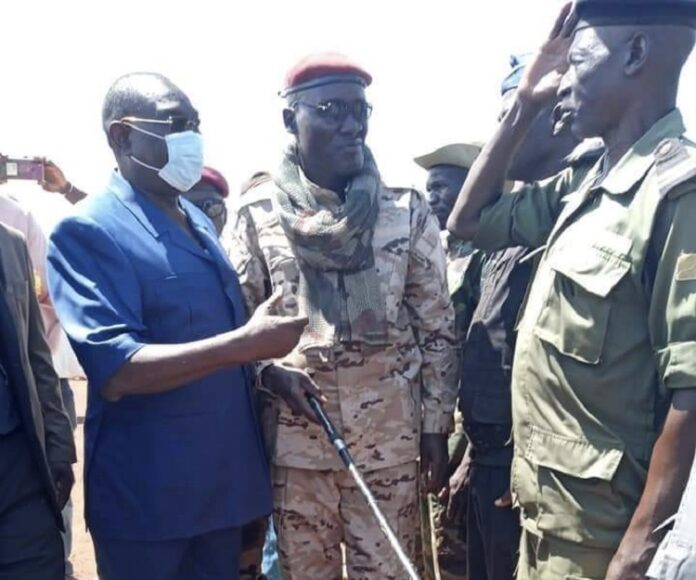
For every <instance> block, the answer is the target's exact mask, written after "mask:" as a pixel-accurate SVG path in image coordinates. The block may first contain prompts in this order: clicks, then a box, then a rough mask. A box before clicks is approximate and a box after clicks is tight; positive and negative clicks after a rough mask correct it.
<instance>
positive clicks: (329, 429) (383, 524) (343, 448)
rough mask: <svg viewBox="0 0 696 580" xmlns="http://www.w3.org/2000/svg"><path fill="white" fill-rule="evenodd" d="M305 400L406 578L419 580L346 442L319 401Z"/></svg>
mask: <svg viewBox="0 0 696 580" xmlns="http://www.w3.org/2000/svg"><path fill="white" fill-rule="evenodd" d="M307 399H308V400H309V404H310V406H311V407H312V409H313V411H314V412H315V413H316V415H317V418H318V419H319V422H320V423H321V426H322V427H323V428H324V431H326V434H327V435H328V437H329V439H330V440H331V444H332V445H333V446H334V447H335V448H336V451H337V452H338V455H339V457H340V458H341V461H343V464H344V465H345V466H346V469H347V470H348V472H349V473H350V475H351V476H352V477H353V481H355V483H356V485H357V486H358V489H359V490H360V492H361V493H362V495H363V497H364V498H365V501H367V505H368V506H369V507H370V510H371V511H372V514H373V515H374V516H375V518H376V520H377V523H378V524H379V527H380V529H381V530H382V532H383V533H384V535H385V536H386V538H387V541H388V542H389V545H390V546H391V547H392V550H394V552H395V553H396V556H397V558H399V562H401V565H402V566H403V567H404V570H405V571H406V573H407V574H408V577H409V578H410V580H420V576H418V572H416V568H415V566H414V565H413V563H412V562H411V560H409V558H408V556H407V555H406V552H404V549H403V548H402V547H401V544H399V539H398V538H397V537H396V534H395V533H394V531H393V530H392V529H391V526H390V525H389V522H388V521H387V518H386V517H384V514H383V513H382V510H380V509H379V506H378V505H377V500H376V499H375V496H374V495H372V492H371V491H370V488H369V487H367V483H365V480H364V479H363V476H362V475H360V472H359V471H358V468H357V467H356V466H355V461H353V458H352V457H351V455H350V451H348V446H347V445H346V442H345V441H344V440H343V437H341V434H340V433H339V432H338V431H337V430H336V427H334V425H333V423H332V422H331V419H329V417H328V415H327V414H326V411H324V407H322V406H321V403H320V402H319V399H317V398H316V397H313V396H312V395H309V394H308V395H307Z"/></svg>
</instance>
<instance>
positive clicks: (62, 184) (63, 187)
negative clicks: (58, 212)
mask: <svg viewBox="0 0 696 580" xmlns="http://www.w3.org/2000/svg"><path fill="white" fill-rule="evenodd" d="M42 161H43V164H44V180H43V181H42V182H41V183H40V185H41V187H42V188H43V189H44V190H46V191H48V192H50V193H60V194H62V195H63V196H65V199H67V200H68V201H69V202H70V203H71V204H73V205H74V204H76V203H77V202H78V201H80V200H82V199H84V198H85V197H87V194H86V193H84V192H82V191H80V190H79V189H77V188H76V187H75V186H74V185H72V184H71V183H70V182H69V181H68V180H67V179H66V178H65V175H64V174H63V171H62V170H61V169H60V167H58V166H57V165H56V164H55V163H53V161H50V160H48V159H42Z"/></svg>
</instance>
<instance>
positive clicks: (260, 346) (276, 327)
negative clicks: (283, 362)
mask: <svg viewBox="0 0 696 580" xmlns="http://www.w3.org/2000/svg"><path fill="white" fill-rule="evenodd" d="M282 299H283V291H282V288H280V287H278V289H277V290H276V291H275V292H274V293H273V295H272V296H271V297H270V298H269V299H268V300H266V301H265V302H264V303H263V304H261V306H259V307H258V308H257V309H256V311H255V312H254V315H253V316H252V317H251V318H250V319H249V322H247V324H246V327H245V328H246V331H247V333H248V335H249V337H250V339H251V340H252V341H253V348H254V351H255V357H254V358H255V359H256V360H265V359H272V358H281V357H284V356H285V355H287V354H288V353H289V352H290V351H291V350H292V349H293V348H295V346H296V345H297V343H298V342H299V341H300V337H301V336H302V333H303V332H304V329H305V326H307V321H308V320H307V317H306V316H279V315H278V314H277V310H278V306H279V305H280V302H281V301H282Z"/></svg>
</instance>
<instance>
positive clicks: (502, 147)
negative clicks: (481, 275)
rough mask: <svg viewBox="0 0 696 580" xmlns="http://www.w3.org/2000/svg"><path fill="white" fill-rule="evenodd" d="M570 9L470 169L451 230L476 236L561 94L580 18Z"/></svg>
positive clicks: (463, 235) (449, 225)
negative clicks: (532, 135) (535, 129)
mask: <svg viewBox="0 0 696 580" xmlns="http://www.w3.org/2000/svg"><path fill="white" fill-rule="evenodd" d="M571 7H572V5H571V4H570V3H569V4H566V5H565V6H564V7H563V10H562V11H561V13H560V14H559V16H558V19H557V20H556V23H555V25H554V27H553V30H552V31H551V34H550V35H549V38H548V39H547V40H546V42H545V43H544V44H543V45H542V47H541V48H540V50H539V52H538V53H537V55H536V57H535V59H534V60H533V61H532V62H531V63H530V65H529V66H528V67H527V69H526V72H525V75H524V77H523V78H522V80H521V82H520V86H519V88H518V89H517V93H516V95H515V100H514V102H513V103H512V106H511V107H510V109H509V110H508V112H507V114H506V115H505V118H504V119H503V120H502V121H501V123H500V125H499V126H498V129H497V131H496V133H495V135H494V136H493V138H492V139H491V140H489V141H488V143H487V144H486V146H485V147H484V149H483V151H482V152H481V155H479V157H478V158H477V159H476V161H475V162H474V165H473V166H472V168H471V171H469V175H468V178H467V180H466V183H465V184H464V187H462V191H461V192H460V194H459V197H458V198H457V202H456V203H455V206H454V210H453V211H452V214H451V215H450V218H449V220H448V221H447V228H448V229H449V230H450V231H451V232H452V233H453V234H454V235H455V236H457V237H459V238H462V239H465V240H471V239H473V238H474V237H475V236H476V234H477V233H478V228H479V220H480V217H481V211H482V210H483V209H484V208H485V207H488V206H489V205H491V204H493V203H494V202H495V201H496V200H497V199H498V198H499V197H500V195H501V192H502V191H503V188H504V185H505V178H506V176H507V174H508V172H509V169H510V166H511V164H512V162H513V159H514V157H515V154H516V153H517V150H518V148H519V147H520V145H521V144H522V143H523V142H524V140H525V138H526V136H527V134H528V132H529V130H530V128H531V127H532V125H533V124H534V122H535V121H536V119H537V117H538V116H539V114H541V113H542V111H543V110H544V108H545V107H547V106H548V105H549V104H550V103H552V102H553V101H554V100H555V99H556V98H557V97H556V95H557V93H558V90H559V87H560V84H561V80H562V78H563V75H564V74H565V72H566V71H567V70H568V61H567V56H568V49H569V48H570V45H571V42H572V31H573V29H574V27H575V23H576V22H577V18H576V17H575V15H574V14H573V13H572V12H571Z"/></svg>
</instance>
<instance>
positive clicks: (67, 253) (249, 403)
mask: <svg viewBox="0 0 696 580" xmlns="http://www.w3.org/2000/svg"><path fill="white" fill-rule="evenodd" d="M180 203H181V205H182V208H183V209H184V210H185V212H186V214H187V215H188V218H189V222H190V224H191V226H192V228H193V230H194V231H195V233H196V235H197V237H198V239H199V241H200V242H201V244H197V243H196V242H195V241H194V240H192V239H191V238H190V237H189V236H188V235H187V234H186V233H185V232H184V230H183V229H182V228H181V227H180V226H179V225H177V224H176V223H175V222H174V221H173V220H172V219H171V218H169V217H168V216H167V215H166V214H165V213H164V212H163V211H161V210H160V209H159V208H157V207H156V206H155V205H154V204H152V203H151V202H150V201H149V200H148V199H147V198H146V197H145V196H144V195H143V194H141V193H138V192H137V191H135V190H133V188H132V187H131V186H130V184H129V183H128V182H126V181H125V180H124V179H123V178H122V177H121V176H120V175H118V174H114V176H113V178H112V181H111V184H110V186H109V187H108V189H107V191H106V192H104V193H102V194H101V195H97V196H94V197H90V198H88V199H87V200H85V201H84V202H82V203H81V204H80V205H79V206H78V212H77V214H76V215H74V216H72V217H69V218H67V219H65V220H64V221H63V222H61V223H60V224H59V226H58V227H57V229H56V230H55V232H54V233H53V235H52V236H51V240H50V244H49V271H48V277H49V286H50V291H51V296H52V299H53V302H54V304H55V306H56V310H57V312H58V315H59V318H60V320H61V323H62V324H63V326H64V328H65V330H66V331H67V333H68V336H69V337H70V341H71V343H72V346H73V348H74V349H75V352H76V354H77V356H78V359H79V360H80V363H81V364H82V366H83V368H84V369H85V372H86V374H87V378H88V382H89V397H88V404H87V418H86V422H85V462H86V466H85V486H86V490H85V495H86V517H87V523H88V526H89V528H90V530H91V531H92V533H93V534H94V535H95V536H101V537H110V538H119V539H127V540H166V539H174V538H185V537H191V536H194V535H198V534H201V533H205V532H207V531H211V530H215V529H222V528H226V527H232V526H239V525H242V524H244V523H246V522H248V521H250V520H252V519H254V518H257V517H259V516H261V515H263V514H266V513H268V512H269V511H270V509H271V499H270V483H269V475H268V467H267V463H266V458H265V456H264V453H263V446H262V442H261V438H260V434H259V430H258V428H257V424H256V420H255V412H254V405H253V396H252V392H251V386H250V381H249V379H248V373H247V372H246V370H245V369H243V368H231V369H227V370H223V371H219V372H217V373H214V374H212V375H209V376H207V377H205V378H203V379H200V380H197V381H194V382H191V383H189V384H187V385H185V386H184V387H181V388H179V389H176V390H173V391H169V392H166V393H162V394H158V395H147V396H144V395H143V396H138V395H136V396H128V397H124V398H123V399H121V400H120V401H118V402H116V403H109V402H107V401H105V400H104V399H103V398H102V397H101V395H100V390H101V389H102V387H103V386H104V385H105V384H106V383H107V382H108V380H109V379H110V378H111V377H112V376H113V375H114V374H115V373H116V372H117V371H118V369H119V368H120V367H121V366H122V365H123V364H124V363H126V362H127V361H128V360H129V359H130V357H132V356H133V354H134V353H135V352H137V351H138V350H139V349H140V348H142V347H143V346H145V345H148V344H176V343H184V342H190V341H194V340H198V339H202V338H207V337H210V336H214V335H216V334H220V333H222V332H226V331H229V330H232V329H234V328H237V327H238V326H241V325H242V324H244V322H245V313H244V305H243V301H242V296H241V290H240V288H239V283H238V280H237V276H236V274H235V272H234V270H233V269H232V266H231V265H230V264H229V262H228V260H227V258H226V257H225V255H224V253H223V251H222V249H221V247H220V245H219V243H218V240H217V236H216V233H215V230H214V228H213V225H212V223H210V221H209V220H208V218H207V217H206V216H205V215H204V214H203V213H202V212H200V211H199V210H198V209H196V208H195V207H194V206H193V205H192V204H189V203H188V202H186V201H185V200H181V202H180ZM153 380H156V379H153Z"/></svg>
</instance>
